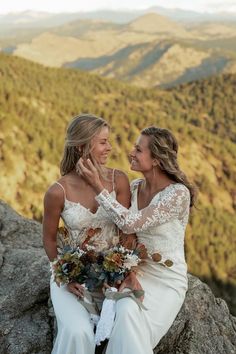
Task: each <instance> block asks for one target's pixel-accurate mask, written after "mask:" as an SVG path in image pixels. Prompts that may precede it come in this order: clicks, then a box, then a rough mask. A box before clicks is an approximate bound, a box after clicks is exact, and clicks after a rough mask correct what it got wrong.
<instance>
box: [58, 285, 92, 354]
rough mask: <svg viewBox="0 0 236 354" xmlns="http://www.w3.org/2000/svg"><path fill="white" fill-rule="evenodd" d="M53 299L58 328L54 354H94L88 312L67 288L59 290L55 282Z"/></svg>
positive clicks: (63, 287)
mask: <svg viewBox="0 0 236 354" xmlns="http://www.w3.org/2000/svg"><path fill="white" fill-rule="evenodd" d="M51 298H52V303H53V307H54V311H55V314H56V318H57V328H58V333H57V337H56V341H55V343H54V346H53V350H52V354H94V352H95V342H94V333H93V326H92V324H91V323H90V316H89V314H88V312H87V310H86V309H85V308H84V307H83V306H82V305H81V304H80V303H79V302H78V301H77V298H76V296H75V295H73V294H71V293H70V292H69V291H68V290H67V288H66V286H62V287H60V288H59V287H58V286H57V285H56V283H54V282H51Z"/></svg>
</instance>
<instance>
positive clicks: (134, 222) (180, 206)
mask: <svg viewBox="0 0 236 354" xmlns="http://www.w3.org/2000/svg"><path fill="white" fill-rule="evenodd" d="M160 194H161V195H159V193H158V194H157V195H156V196H155V197H154V198H153V200H152V201H151V203H150V204H149V205H148V206H147V207H146V208H144V209H142V210H139V211H138V212H136V213H134V212H132V211H131V210H128V209H126V208H125V207H123V206H122V205H121V204H120V203H118V202H117V201H116V200H115V199H114V198H112V197H111V195H110V194H109V193H108V191H107V190H105V189H104V190H103V191H102V192H101V193H100V194H99V195H98V196H97V197H96V199H97V201H98V203H99V204H100V205H102V207H103V208H104V209H105V210H106V212H107V213H108V215H109V216H110V218H111V219H112V221H113V222H114V223H115V224H116V225H117V226H118V227H119V228H120V229H121V230H122V231H123V232H124V233H127V234H129V233H133V232H140V231H145V230H147V229H149V228H150V227H153V226H157V225H161V224H164V223H166V222H168V221H170V220H174V219H178V220H180V222H181V223H182V224H183V226H185V220H186V218H188V214H189V205H190V195H189V191H188V189H187V188H186V187H185V186H184V185H183V184H180V183H178V184H173V185H170V186H168V187H167V188H166V189H165V190H164V191H162V192H160Z"/></svg>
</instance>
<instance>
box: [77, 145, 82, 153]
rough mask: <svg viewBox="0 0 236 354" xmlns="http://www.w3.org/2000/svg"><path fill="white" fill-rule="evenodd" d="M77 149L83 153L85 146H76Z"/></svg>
mask: <svg viewBox="0 0 236 354" xmlns="http://www.w3.org/2000/svg"><path fill="white" fill-rule="evenodd" d="M76 149H77V150H78V152H79V154H81V153H82V151H83V148H82V146H81V145H80V146H76Z"/></svg>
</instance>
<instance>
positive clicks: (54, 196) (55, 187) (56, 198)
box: [44, 181, 65, 205]
mask: <svg viewBox="0 0 236 354" xmlns="http://www.w3.org/2000/svg"><path fill="white" fill-rule="evenodd" d="M59 183H60V184H59ZM59 183H56V182H55V183H53V184H52V185H51V186H50V187H49V188H48V190H47V191H46V193H45V196H44V202H45V203H47V204H52V203H53V204H54V203H59V204H61V205H62V204H64V198H65V197H64V190H63V187H64V186H63V184H62V183H61V181H60V182H59Z"/></svg>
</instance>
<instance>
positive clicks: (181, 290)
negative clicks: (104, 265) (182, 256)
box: [106, 261, 187, 354]
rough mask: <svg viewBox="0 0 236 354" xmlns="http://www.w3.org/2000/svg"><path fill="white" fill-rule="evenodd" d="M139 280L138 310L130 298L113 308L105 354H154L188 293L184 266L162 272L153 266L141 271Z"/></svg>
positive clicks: (155, 264)
mask: <svg viewBox="0 0 236 354" xmlns="http://www.w3.org/2000/svg"><path fill="white" fill-rule="evenodd" d="M141 270H142V272H143V275H142V276H141V275H140V276H138V280H139V281H140V283H141V285H142V287H143V289H144V291H145V295H144V301H143V304H144V305H145V307H146V308H147V310H140V309H139V307H138V306H137V304H136V303H135V302H134V301H133V300H132V299H130V298H124V299H121V300H119V301H118V302H117V304H116V320H115V324H114V327H113V331H112V333H111V337H110V340H109V343H108V347H107V350H106V354H131V353H135V354H153V349H154V348H155V347H156V345H157V344H158V342H159V341H160V339H161V338H162V337H163V336H164V335H165V334H166V332H167V331H168V329H169V328H170V327H171V325H172V323H173V322H174V320H175V318H176V316H177V314H178V312H179V310H180V308H181V306H182V304H183V302H184V298H185V294H186V290H187V270H186V266H185V265H180V266H175V267H171V268H165V267H163V266H161V265H159V264H157V263H155V262H152V261H150V262H147V263H146V264H145V265H143V266H142V267H141Z"/></svg>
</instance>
